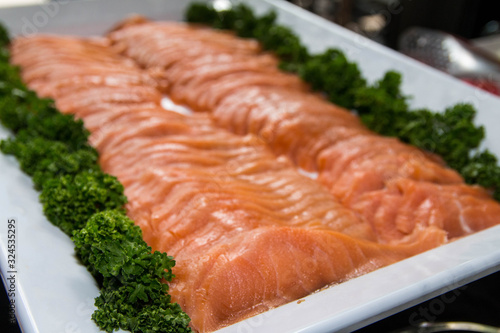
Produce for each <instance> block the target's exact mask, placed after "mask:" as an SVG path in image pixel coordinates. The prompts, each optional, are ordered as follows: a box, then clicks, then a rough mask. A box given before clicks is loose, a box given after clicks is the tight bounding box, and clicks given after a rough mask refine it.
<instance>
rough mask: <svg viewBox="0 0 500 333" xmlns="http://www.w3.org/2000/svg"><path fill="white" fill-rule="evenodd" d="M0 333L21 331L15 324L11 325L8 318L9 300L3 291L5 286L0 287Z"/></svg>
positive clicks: (17, 332)
mask: <svg viewBox="0 0 500 333" xmlns="http://www.w3.org/2000/svg"><path fill="white" fill-rule="evenodd" d="M0 332H2V333H19V332H21V330H20V329H19V326H18V325H17V323H11V322H10V318H9V299H8V298H7V293H6V291H5V286H4V285H3V284H2V287H0Z"/></svg>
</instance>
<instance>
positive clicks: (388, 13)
mask: <svg viewBox="0 0 500 333" xmlns="http://www.w3.org/2000/svg"><path fill="white" fill-rule="evenodd" d="M288 1H289V2H291V3H293V4H295V5H297V6H299V7H302V8H304V9H307V10H309V11H311V12H314V13H316V14H318V15H320V16H322V17H324V18H325V19H328V20H330V21H333V22H335V23H337V24H340V25H342V26H344V27H346V28H347V29H350V30H352V31H355V32H357V33H359V34H362V35H363V36H365V37H367V38H370V39H372V40H374V41H376V42H378V43H381V44H384V45H386V46H388V47H390V48H393V49H395V50H398V51H400V52H402V53H404V54H406V55H409V56H411V57H413V58H415V59H417V60H419V61H421V62H424V63H426V64H428V65H430V66H433V67H435V68H437V69H439V70H442V71H444V72H447V73H449V74H451V75H454V76H456V77H458V78H460V79H462V80H464V81H466V82H468V83H470V84H473V85H475V86H479V87H481V88H483V89H484V90H487V91H489V92H491V93H493V94H496V95H500V6H499V5H500V2H499V1H498V0H288Z"/></svg>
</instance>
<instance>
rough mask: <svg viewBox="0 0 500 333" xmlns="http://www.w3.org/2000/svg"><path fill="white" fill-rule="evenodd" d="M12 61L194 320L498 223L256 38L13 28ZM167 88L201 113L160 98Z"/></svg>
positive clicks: (484, 203) (276, 299) (269, 303)
mask: <svg viewBox="0 0 500 333" xmlns="http://www.w3.org/2000/svg"><path fill="white" fill-rule="evenodd" d="M127 57H130V58H132V59H133V60H134V61H135V62H134V61H131V59H130V58H127ZM12 59H13V62H14V63H16V64H18V65H20V66H21V69H22V76H23V78H24V79H25V80H26V82H27V83H28V84H29V85H30V87H32V88H33V89H35V90H37V91H39V92H40V93H41V94H43V95H44V96H50V97H53V98H54V99H55V101H56V104H57V106H58V108H60V109H61V111H62V112H66V113H72V114H75V115H76V116H77V117H79V118H81V119H83V121H84V123H85V124H86V126H87V127H88V128H89V129H90V131H91V132H92V134H91V137H90V142H91V144H92V145H94V146H95V147H96V148H97V149H98V151H99V153H100V164H101V166H102V168H103V170H105V171H106V172H108V173H110V174H113V175H116V176H117V177H118V178H119V180H120V181H121V182H122V183H123V184H124V186H125V194H126V195H127V197H128V199H129V202H128V204H127V206H126V208H127V214H128V215H129V216H130V217H131V218H132V219H134V220H135V222H136V223H137V224H138V225H139V226H140V227H141V229H142V230H143V236H144V238H145V240H146V242H147V243H148V244H149V245H151V246H152V247H153V249H155V250H160V251H164V252H167V253H168V254H170V255H174V256H175V258H176V262H177V266H176V267H175V271H174V273H175V274H176V278H175V280H174V281H173V283H172V284H171V288H170V292H171V294H172V296H173V299H174V300H175V301H176V302H179V304H180V305H181V306H182V308H183V309H184V310H185V311H186V312H187V313H188V314H189V316H190V317H191V319H192V327H193V328H194V329H195V330H197V331H200V332H209V331H213V330H216V329H219V328H221V327H224V326H227V325H230V324H232V323H235V322H237V321H240V320H242V319H244V318H247V317H249V316H252V315H255V314H257V313H260V312H263V311H266V310H268V309H270V308H273V307H276V306H279V305H281V304H284V303H286V302H290V301H293V300H295V299H297V298H300V297H303V296H306V295H308V294H310V293H311V292H314V291H316V290H318V289H320V288H323V287H325V286H328V285H330V284H334V283H340V282H343V281H345V280H347V279H350V278H353V277H356V276H359V275H361V274H365V273H367V272H370V271H373V270H375V269H377V268H380V267H383V266H386V265H389V264H392V263H394V262H396V261H399V260H402V259H405V258H407V257H409V256H412V255H415V254H417V253H420V252H422V251H426V250H428V249H431V248H433V247H436V246H439V245H441V244H444V243H446V242H447V241H448V240H449V237H451V238H456V237H461V236H464V235H467V234H470V233H472V232H475V231H478V230H481V229H484V228H486V227H489V226H491V225H493V224H497V223H498V222H497V221H496V217H497V216H498V215H499V214H500V206H499V205H498V203H496V202H494V201H493V200H492V199H491V198H490V196H489V195H488V194H487V193H486V191H485V190H483V189H480V188H478V187H473V186H467V185H465V184H463V181H462V179H461V178H460V176H459V175H458V174H457V173H456V172H454V171H452V170H450V169H447V168H446V166H444V164H443V163H442V162H441V161H440V160H439V158H437V157H435V156H433V155H430V154H426V153H424V152H421V151H420V150H418V149H416V148H413V147H410V146H407V145H404V144H402V143H401V142H399V141H397V140H395V139H387V138H382V137H379V136H377V135H375V134H374V133H372V132H370V131H368V130H367V129H366V128H364V127H363V126H362V124H361V123H360V121H359V119H358V118H357V117H356V116H355V115H353V114H351V113H350V112H348V111H346V110H344V109H342V108H339V107H337V106H335V105H332V104H330V103H328V102H327V101H325V99H324V98H323V97H321V96H319V95H315V94H312V93H310V92H308V88H307V86H306V85H305V84H303V83H302V82H301V81H300V80H299V79H298V78H296V77H294V76H291V75H290V74H284V73H281V72H280V71H279V70H278V69H277V64H278V62H277V60H276V58H275V57H274V56H271V55H268V54H264V53H262V52H261V49H260V46H259V45H258V43H256V42H255V41H251V40H242V39H239V38H236V37H235V36H234V35H232V34H230V33H221V32H217V31H213V30H211V29H206V28H202V27H197V26H190V25H187V24H176V23H153V22H148V21H147V20H143V19H139V20H134V21H133V22H126V23H125V24H122V25H121V26H119V27H117V28H116V29H115V30H114V31H113V32H112V33H111V34H110V39H109V40H108V39H106V38H100V39H80V38H72V37H58V36H38V37H37V36H34V37H30V38H19V39H16V40H15V41H14V42H13V45H12ZM167 90H168V91H170V92H171V93H172V95H173V96H175V98H177V100H180V101H182V102H183V103H186V104H188V105H189V106H191V107H192V108H198V109H200V110H201V109H204V108H207V109H208V110H207V111H210V112H206V113H194V114H192V115H182V114H178V113H175V112H172V111H168V110H165V109H163V108H162V107H161V105H160V100H161V97H162V93H164V92H166V91H167ZM227 129H229V130H231V132H230V131H228V130H227ZM298 167H302V168H303V169H305V170H307V171H315V172H318V173H319V177H318V180H314V179H311V178H309V177H306V176H304V175H303V174H302V173H301V172H299V170H298V169H297V168H298Z"/></svg>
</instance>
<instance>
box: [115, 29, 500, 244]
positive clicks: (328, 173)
mask: <svg viewBox="0 0 500 333" xmlns="http://www.w3.org/2000/svg"><path fill="white" fill-rule="evenodd" d="M169 25H170V27H169V28H168V29H156V27H157V23H154V22H147V21H144V20H143V21H142V23H141V24H140V25H133V24H132V25H128V26H127V27H126V28H124V29H120V30H119V31H117V32H113V33H112V34H111V35H110V39H111V41H112V43H113V44H119V45H120V47H121V51H122V52H123V53H124V54H127V55H128V56H130V57H131V58H132V59H134V60H136V61H137V62H138V63H139V64H140V65H141V66H143V67H145V68H151V67H155V68H164V71H165V73H168V72H169V70H172V73H173V74H174V75H175V77H176V78H180V82H179V83H176V82H172V83H171V91H173V92H175V94H177V95H179V96H181V95H182V96H187V97H182V98H179V99H180V100H181V101H182V102H183V103H186V104H187V105H188V106H190V107H192V108H194V109H200V108H206V111H208V112H210V113H211V114H212V115H213V116H214V119H215V120H216V122H217V124H218V125H219V126H221V127H223V128H226V129H228V130H230V131H232V132H234V133H236V134H239V135H247V134H254V135H257V136H258V137H259V138H261V139H263V140H264V141H265V142H266V143H267V144H268V145H269V147H270V148H271V149H272V150H273V152H274V153H275V154H276V155H277V156H279V155H285V156H288V157H289V158H290V160H291V161H292V162H293V163H294V164H295V165H297V166H298V167H300V168H302V169H304V170H306V171H309V172H317V173H318V181H319V182H320V183H321V184H323V185H324V186H326V187H327V188H328V189H329V191H330V192H331V193H332V194H333V195H334V196H335V197H336V198H337V199H338V200H339V201H340V202H341V203H342V204H344V205H345V206H346V207H349V208H351V209H353V210H354V211H356V212H357V213H358V214H360V215H361V216H362V217H363V218H364V219H365V220H366V221H368V222H369V223H370V225H371V226H372V228H373V230H374V231H375V233H376V236H377V240H378V241H380V242H384V243H387V242H392V243H398V242H402V241H404V240H405V239H407V238H408V237H410V235H411V234H412V233H413V232H414V231H415V230H416V229H415V228H416V226H419V225H420V226H427V225H431V224H436V225H440V227H441V228H444V230H446V231H447V232H448V233H449V235H450V236H451V237H458V236H459V235H467V234H469V233H470V232H472V231H477V230H479V229H481V228H486V227H490V226H493V225H495V224H497V222H496V219H495V218H494V217H493V216H495V215H491V216H489V217H483V216H481V214H469V215H467V216H465V215H464V214H466V213H465V212H470V211H476V209H475V208H474V207H473V206H472V205H479V206H480V207H483V208H482V211H485V212H486V211H487V212H490V214H496V212H497V211H498V208H499V204H498V203H497V202H495V201H493V200H492V199H491V198H490V197H489V196H488V195H486V196H485V192H484V191H477V190H476V189H474V187H470V186H467V185H465V184H464V181H463V179H462V177H461V176H460V175H459V174H458V173H457V172H456V171H454V170H451V169H449V168H447V167H446V165H445V164H444V163H443V162H442V161H441V160H440V158H439V157H437V156H435V155H432V154H430V153H426V152H424V151H422V150H419V149H417V148H415V147H411V146H409V145H406V144H403V143H402V142H400V141H398V140H397V139H391V138H384V137H381V136H378V135H376V134H375V133H372V132H370V131H369V130H367V129H366V128H365V127H364V126H363V125H362V124H361V122H360V121H359V119H358V118H357V117H356V116H355V115H354V114H353V113H351V112H349V111H348V110H345V109H343V108H340V107H338V106H335V105H333V104H331V103H329V102H327V101H326V100H325V99H324V98H323V97H322V96H320V95H317V94H313V93H311V92H310V91H308V89H307V87H301V86H300V85H292V84H291V83H292V81H291V80H288V79H286V80H282V79H281V77H280V76H279V75H276V77H277V78H280V79H279V80H276V83H275V81H273V79H272V78H269V80H268V82H267V83H266V82H264V81H265V79H263V80H262V81H261V80H259V79H257V78H258V77H259V75H263V76H262V77H264V76H265V75H271V73H272V72H273V71H275V70H277V63H275V64H273V63H271V62H269V63H266V65H265V66H262V68H261V69H259V70H257V69H252V66H253V64H254V63H258V62H260V61H262V60H261V57H264V56H267V54H265V53H263V52H262V51H260V50H259V49H258V48H256V49H254V50H252V52H248V53H245V54H242V53H238V52H235V55H232V56H231V57H228V56H226V50H224V51H223V52H220V53H219V54H218V55H217V50H218V49H219V46H218V45H216V44H217V43H215V42H214V41H215V40H217V38H216V36H219V35H218V34H220V36H221V38H224V40H227V39H229V38H231V35H228V34H227V33H224V32H220V31H212V32H211V33H212V34H213V36H214V39H213V40H208V39H205V36H206V31H205V30H203V29H201V28H199V27H198V28H196V27H192V28H191V30H190V29H189V28H187V27H186V25H185V24H181V25H179V26H178V27H177V28H173V27H171V25H173V24H172V23H170V24H169ZM153 30H154V33H153ZM148 31H149V32H148ZM178 34H179V35H182V36H183V38H184V39H183V41H182V46H183V47H186V48H189V46H188V45H190V43H189V42H192V45H193V46H194V47H195V48H199V47H200V44H203V45H204V47H205V48H206V49H207V50H210V51H209V55H201V54H200V55H198V56H196V55H195V54H194V53H193V54H192V55H191V56H190V57H189V58H188V59H187V60H181V59H177V60H175V59H174V58H173V57H172V58H171V59H172V61H170V62H169V63H168V66H165V65H164V64H163V63H160V62H155V61H154V59H152V58H150V59H149V60H150V61H147V62H146V61H143V60H141V58H139V57H136V56H134V52H137V51H136V49H137V48H139V45H140V46H141V47H145V48H147V50H148V52H150V53H152V54H155V58H160V57H162V55H163V54H165V56H167V57H168V56H169V55H170V54H175V53H176V52H178V51H179V50H180V49H179V44H178V43H177V42H174V43H169V39H170V38H174V39H175V38H177V37H176V36H178ZM198 34H199V35H198ZM141 36H144V39H142V38H141ZM232 38H233V40H234V44H236V43H239V42H243V41H248V40H244V39H239V38H237V37H232ZM139 40H140V42H138V41H139ZM249 58H250V59H249ZM210 59H214V66H213V67H211V66H210ZM240 59H241V60H240ZM242 61H247V62H248V65H246V66H247V67H244V68H245V71H244V72H241V68H242V65H241V62H242ZM273 66H274V67H275V68H274V69H273V68H272V67H273ZM264 72H265V74H264ZM231 82H238V83H231ZM240 82H241V83H240ZM284 82H289V83H287V84H284ZM231 85H233V86H234V88H233V89H231ZM410 183H411V184H415V185H414V186H410V187H404V188H405V190H404V191H403V190H402V188H403V186H402V185H398V186H396V185H394V184H410ZM424 188H425V190H423V189H424ZM464 189H468V190H467V191H468V192H467V191H466V192H467V193H468V194H467V196H470V197H473V198H475V199H474V200H475V201H474V203H473V202H472V201H471V200H462V199H463V197H462V194H461V193H462V192H463V191H464ZM440 191H444V192H445V193H455V195H448V194H443V196H439V198H438V196H437V195H435V193H439V192H440ZM416 197H418V198H421V199H419V200H420V201H419V200H415V199H414V198H416ZM389 198H390V199H389ZM392 202H397V203H398V204H393V203H392ZM422 202H426V203H427V204H426V205H427V206H428V207H443V208H442V209H443V211H444V212H446V213H447V214H446V216H447V217H446V218H444V217H443V219H445V220H450V221H454V222H450V223H444V222H442V223H441V222H440V223H434V222H430V221H433V220H435V219H436V216H435V215H434V214H435V212H436V210H433V209H427V210H426V209H422V208H420V205H421V203H422ZM367 207H369V208H367ZM451 207H461V209H451ZM414 211H419V214H418V217H417V216H416V215H415V214H413V213H412V212H414ZM467 214H468V213H467ZM405 219H407V220H411V222H405V223H403V222H402V220H405ZM443 221H444V220H443ZM457 223H459V224H463V227H462V228H458V229H457V227H456V224H457ZM402 224H405V227H400V228H399V229H398V228H395V227H394V226H395V225H402ZM385 231H387V232H385ZM459 231H460V232H459Z"/></svg>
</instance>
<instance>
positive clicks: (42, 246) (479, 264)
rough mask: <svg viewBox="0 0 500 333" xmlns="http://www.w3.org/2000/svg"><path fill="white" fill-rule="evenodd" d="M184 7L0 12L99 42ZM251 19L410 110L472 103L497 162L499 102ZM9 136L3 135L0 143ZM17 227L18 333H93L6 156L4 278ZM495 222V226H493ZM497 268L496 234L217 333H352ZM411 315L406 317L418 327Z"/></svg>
mask: <svg viewBox="0 0 500 333" xmlns="http://www.w3.org/2000/svg"><path fill="white" fill-rule="evenodd" d="M188 3H189V1H179V0H168V1H167V0H143V1H135V0H107V1H97V0H94V1H68V0H60V1H54V2H52V3H49V4H46V5H42V6H26V7H16V8H6V9H0V20H1V21H2V22H4V23H5V24H6V25H7V26H8V27H9V28H10V30H11V32H12V33H13V34H16V35H19V34H31V33H35V32H55V33H64V34H76V35H93V34H102V33H104V32H105V31H106V30H108V29H109V28H111V27H112V26H113V25H114V24H115V23H116V22H117V21H119V20H121V19H123V18H124V17H126V16H127V15H128V14H131V13H140V14H144V15H147V16H149V17H151V18H153V19H162V20H182V18H183V13H184V10H185V8H186V6H187V5H188ZM247 3H249V4H250V5H251V6H252V7H254V8H255V10H256V11H257V12H258V13H263V12H265V11H267V10H269V9H271V8H274V9H275V10H276V11H277V12H278V17H279V22H280V23H282V24H285V25H288V26H290V27H292V28H293V29H294V30H295V31H296V32H297V33H298V34H299V35H300V37H301V38H302V40H303V41H304V43H305V44H306V45H307V46H308V47H309V49H310V50H311V51H313V52H319V51H322V50H324V49H325V48H326V47H339V48H342V49H343V50H344V51H345V52H346V53H347V55H348V57H349V58H350V59H352V60H354V61H356V62H358V63H359V65H360V68H361V70H362V72H363V73H364V75H365V76H366V77H367V78H368V79H370V80H375V79H377V78H380V77H381V76H382V75H383V73H384V72H385V71H387V70H389V69H395V70H398V71H400V72H402V73H403V77H404V84H403V89H404V92H405V93H406V94H410V95H412V96H414V99H413V100H412V106H413V107H429V108H431V109H435V110H443V109H444V108H445V107H447V106H450V105H452V104H454V103H457V102H471V103H473V104H474V105H475V106H476V107H477V109H478V110H479V114H478V117H477V122H478V123H480V124H483V125H484V126H485V127H486V131H487V139H486V141H485V144H484V146H485V147H487V148H489V149H490V150H492V151H493V152H494V153H495V154H496V155H497V156H500V145H498V144H495V142H497V143H498V142H500V131H499V130H498V129H497V128H496V126H498V124H499V123H500V99H499V98H497V97H495V96H493V95H490V94H488V93H485V92H483V91H481V90H479V89H476V88H473V87H471V86H468V85H466V84H464V83H462V82H460V81H458V80H455V79H453V78H451V77H449V76H447V75H445V74H442V73H440V72H438V71H436V70H433V69H432V68H429V67H426V66H424V65H421V64H419V63H417V62H416V61H413V60H411V59H409V58H406V57H404V56H401V55H400V54H398V53H397V52H394V51H392V50H390V49H387V48H385V47H383V46H381V45H378V44H376V43H374V42H371V41H370V40H367V39H365V38H363V37H361V36H359V35H356V34H354V33H352V32H350V31H347V30H345V29H343V28H341V27H338V26H336V25H334V24H332V23H330V22H328V21H326V20H323V19H321V18H319V17H317V16H315V15H313V14H310V13H308V12H306V11H303V10H301V9H299V8H297V7H295V6H292V5H290V4H288V3H287V2H285V1H276V0H267V1H266V0H259V1H247ZM7 136H8V132H7V131H6V130H5V129H3V128H1V126H0V137H2V138H4V137H7ZM12 217H14V218H16V220H17V230H16V232H17V234H16V235H17V244H16V247H17V251H18V252H17V257H16V260H17V275H16V312H17V316H18V319H19V322H20V325H21V327H22V330H23V332H85V333H87V332H99V329H98V328H97V327H96V326H95V324H94V323H93V322H92V321H91V319H90V315H91V313H92V312H93V310H94V306H93V298H94V297H96V296H97V295H98V289H97V286H96V285H95V282H94V281H93V279H92V277H91V276H90V274H89V273H88V272H87V271H86V269H85V268H84V267H83V266H82V265H81V264H79V262H78V260H77V259H76V258H75V256H74V251H73V243H72V242H71V240H70V239H69V237H67V236H66V235H65V234H63V233H62V232H61V231H60V230H59V229H57V228H56V227H54V226H52V225H51V224H50V223H49V222H48V221H47V220H46V219H45V217H44V215H43V212H42V207H41V205H40V203H39V202H38V194H37V193H36V192H35V191H34V190H33V189H32V184H31V181H30V180H29V178H28V177H27V176H26V175H24V174H23V173H22V172H21V171H20V170H19V168H18V165H17V162H16V161H15V160H14V159H13V158H12V157H6V156H4V155H1V154H0V221H1V222H0V252H1V256H0V269H1V274H2V277H3V278H4V279H5V278H6V277H7V271H8V269H7V251H6V249H7V246H6V245H7V220H8V219H9V218H12ZM499 218H500V217H499ZM499 269H500V226H498V227H495V228H491V229H488V230H485V231H483V232H480V233H477V234H475V235H472V236H469V237H466V238H464V239H461V240H459V241H456V242H454V243H451V244H448V245H445V246H442V247H440V248H437V249H434V250H431V251H428V252H426V253H422V254H420V255H418V256H415V257H412V258H410V259H407V260H404V261H401V262H399V263H396V264H393V265H391V266H389V267H385V268H383V269H379V270H377V271H375V272H372V273H369V274H366V275H364V276H361V277H359V278H356V279H353V280H350V281H348V282H345V283H342V284H339V285H337V286H334V287H331V288H328V289H326V290H323V291H321V292H318V293H316V294H313V295H310V296H308V297H306V298H304V301H302V302H300V303H299V302H292V303H290V304H286V305H284V306H282V307H279V308H277V309H274V310H272V311H268V312H266V313H263V314H261V315H259V316H256V317H254V318H250V319H248V320H245V321H243V322H241V323H238V324H236V325H233V326H230V327H227V328H225V329H223V330H221V332H225V333H226V332H269V333H271V332H334V331H335V332H337V331H352V330H354V329H357V328H360V327H363V326H365V325H367V324H369V323H372V322H374V321H376V320H379V319H381V318H384V317H386V316H388V315H390V314H393V313H395V312H398V311H401V310H403V309H405V308H407V307H409V306H412V305H414V304H417V303H419V302H421V301H423V300H426V299H428V298H430V297H432V296H436V295H438V294H440V293H443V292H445V291H448V290H451V289H454V288H457V287H459V286H461V285H463V284H466V283H468V282H470V281H473V280H475V279H478V278H481V277H483V276H485V275H487V274H490V273H492V272H494V271H497V270H499ZM420 319H422V318H419V317H418V314H416V315H415V316H413V317H412V318H408V320H409V322H408V324H411V321H412V320H413V321H418V320H420Z"/></svg>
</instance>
